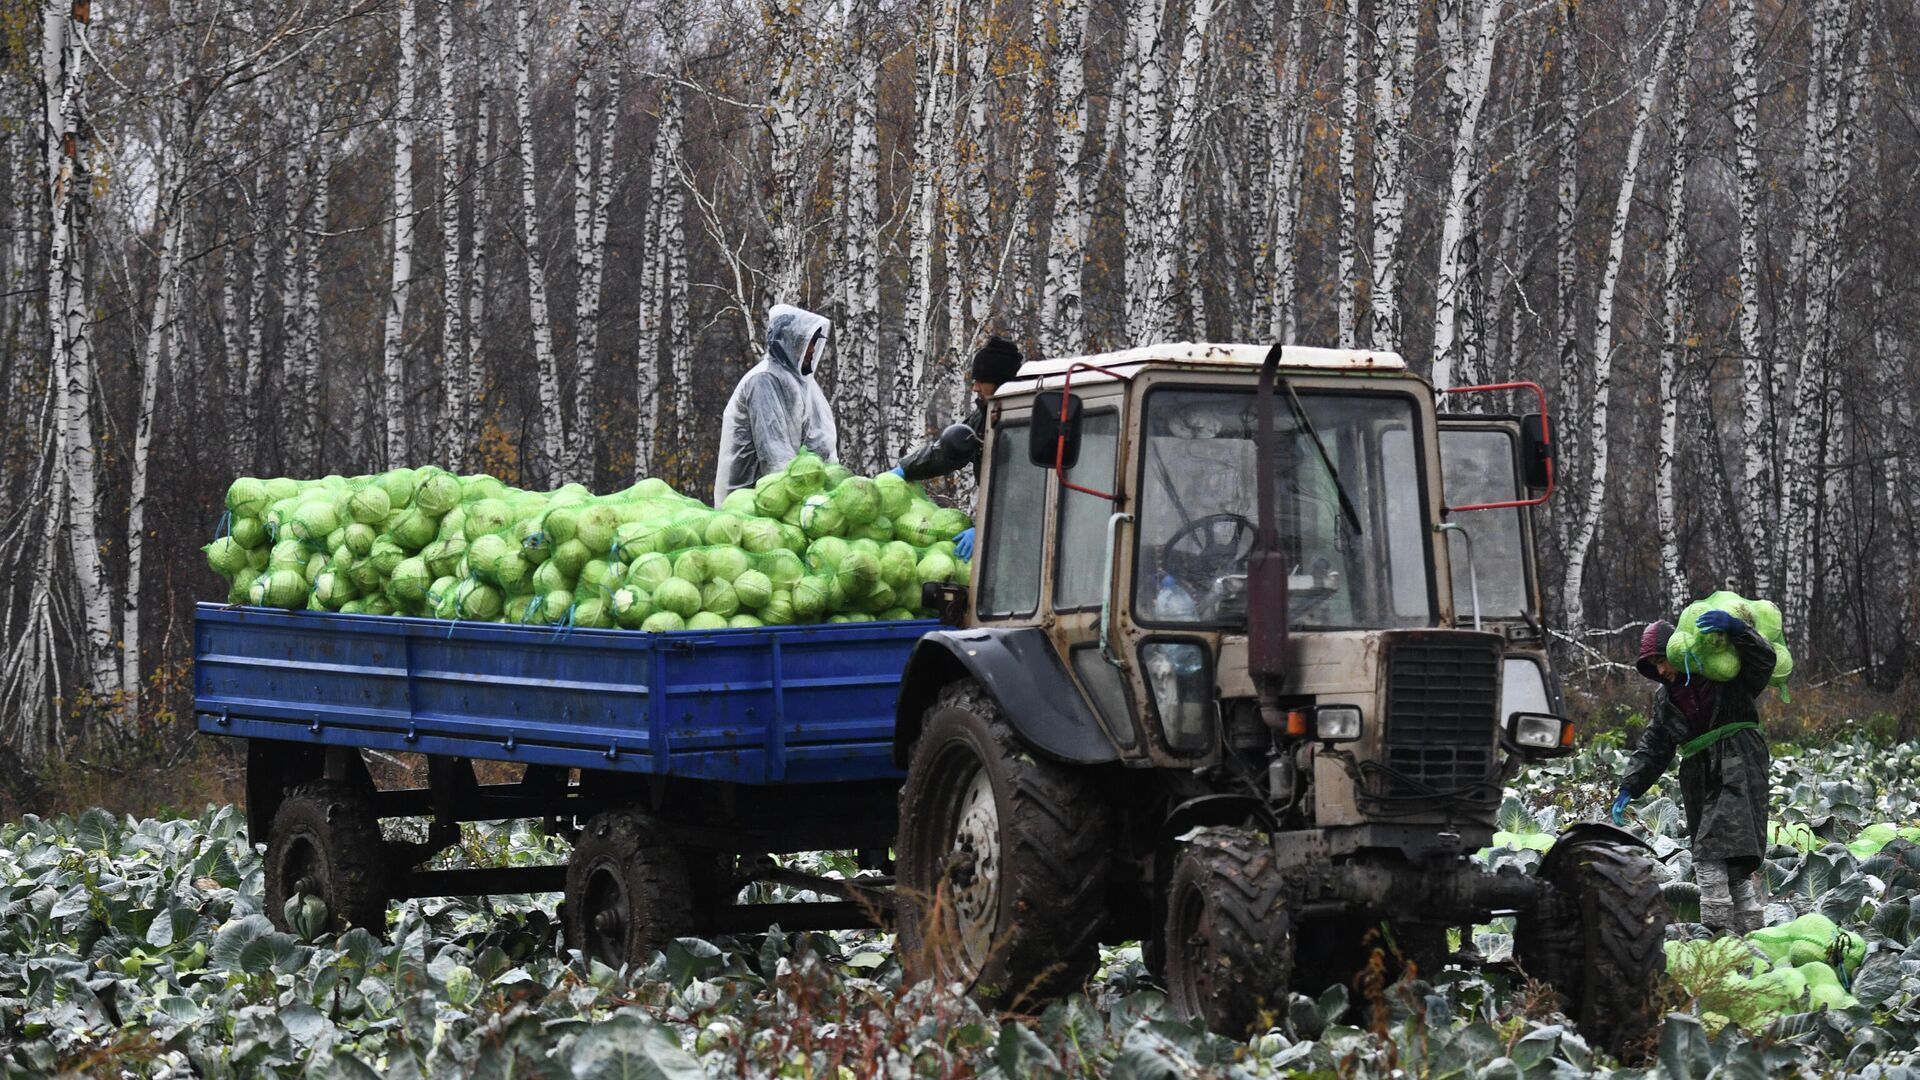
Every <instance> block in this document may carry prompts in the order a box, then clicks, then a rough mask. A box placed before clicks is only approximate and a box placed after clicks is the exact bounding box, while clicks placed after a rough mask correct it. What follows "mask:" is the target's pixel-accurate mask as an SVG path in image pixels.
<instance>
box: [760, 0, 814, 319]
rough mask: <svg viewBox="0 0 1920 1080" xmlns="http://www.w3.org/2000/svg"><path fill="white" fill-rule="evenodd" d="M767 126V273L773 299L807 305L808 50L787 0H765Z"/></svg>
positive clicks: (795, 9) (797, 11)
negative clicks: (804, 163)
mask: <svg viewBox="0 0 1920 1080" xmlns="http://www.w3.org/2000/svg"><path fill="white" fill-rule="evenodd" d="M763 17H764V20H765V22H766V26H767V31H768V34H767V41H768V48H769V49H770V50H771V54H770V55H769V56H768V58H767V73H768V75H769V76H770V78H771V82H770V83H769V85H768V87H767V124H768V134H769V136H770V138H769V142H770V143H771V146H772V153H771V155H770V160H769V163H768V168H769V170H770V173H771V180H772V183H771V187H772V189H773V194H774V204H773V220H772V222H771V228H769V229H768V230H767V236H768V242H769V245H770V246H771V250H770V251H769V252H768V259H767V267H768V269H767V276H768V278H769V281H770V285H769V288H770V289H771V290H772V294H773V301H774V302H775V303H781V304H798V305H801V306H805V303H806V300H807V298H806V296H805V294H804V293H803V292H802V284H803V281H804V279H805V277H806V252H805V245H806V223H805V219H806V216H807V214H806V201H807V193H808V191H809V190H810V188H811V186H812V185H811V183H810V181H811V180H812V179H813V176H812V174H810V173H809V172H808V171H807V170H806V169H805V168H803V167H802V162H801V154H802V144H803V142H804V140H805V138H806V134H807V127H808V123H809V121H810V120H811V119H812V117H811V115H810V113H811V110H810V109H809V108H808V106H809V105H810V103H811V98H812V94H811V91H810V89H809V87H808V80H809V79H811V78H812V77H813V72H812V71H810V70H809V69H808V65H807V64H806V63H805V60H806V57H807V54H808V52H809V51H810V50H809V47H808V45H807V44H806V42H805V28H804V27H803V25H802V24H801V21H800V9H799V5H798V4H795V3H791V2H790V0H766V2H765V9H764V14H763Z"/></svg>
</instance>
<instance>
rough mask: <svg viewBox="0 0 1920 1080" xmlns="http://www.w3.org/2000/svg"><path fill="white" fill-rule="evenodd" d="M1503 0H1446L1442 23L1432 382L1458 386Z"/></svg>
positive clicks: (1442, 5)
mask: <svg viewBox="0 0 1920 1080" xmlns="http://www.w3.org/2000/svg"><path fill="white" fill-rule="evenodd" d="M1504 6H1505V0H1442V2H1441V3H1440V5H1439V10H1438V14H1437V16H1436V18H1437V20H1438V24H1439V37H1440V54H1441V62H1442V63H1443V64H1444V65H1445V66H1446V78H1445V83H1446V88H1447V96H1448V98H1449V100H1450V101H1451V102H1452V105H1453V110H1454V114H1455V121H1454V127H1453V133H1452V134H1453V137H1452V140H1451V141H1452V149H1451V155H1450V156H1451V162H1452V163H1451V165H1450V166H1449V169H1448V173H1447V193H1446V200H1445V203H1444V205H1443V207H1442V210H1441V227H1440V262H1439V266H1438V268H1437V269H1436V270H1435V273H1434V322H1433V385H1434V388H1435V389H1437V390H1444V389H1447V388H1448V387H1451V386H1453V385H1454V367H1455V365H1456V364H1458V363H1459V361H1460V352H1459V348H1458V344H1459V340H1460V328H1459V323H1460V319H1461V313H1462V308H1463V307H1464V306H1465V302H1466V296H1465V290H1466V274H1467V270H1468V259H1467V250H1466V249H1467V245H1468V243H1469V240H1470V238H1469V236H1468V231H1467V221H1468V217H1469V216H1470V213H1471V211H1472V205H1471V204H1472V202H1473V198H1474V195H1475V194H1476V192H1477V190H1478V188H1479V183H1480V178H1479V173H1478V164H1479V157H1480V151H1481V149H1482V148H1481V145H1480V111H1481V108H1482V107H1483V106H1484V105H1485V104H1486V100H1487V84H1488V82H1489V81H1490V79H1491V78H1492V75H1493V50H1494V45H1495V44H1496V43H1497V41H1498V38H1499V26H1498V20H1499V18H1500V11H1501V9H1502V8H1504Z"/></svg>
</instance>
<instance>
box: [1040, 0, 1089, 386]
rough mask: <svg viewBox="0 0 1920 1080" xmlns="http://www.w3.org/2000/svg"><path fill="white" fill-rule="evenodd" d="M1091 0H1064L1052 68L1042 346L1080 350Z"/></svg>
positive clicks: (1056, 352) (1050, 350)
mask: <svg viewBox="0 0 1920 1080" xmlns="http://www.w3.org/2000/svg"><path fill="white" fill-rule="evenodd" d="M1089 8H1090V5H1089V3H1088V0H1058V7H1057V9H1056V12H1057V22H1056V24H1055V27H1054V37H1053V49H1052V64H1051V66H1052V68H1053V79H1054V109H1053V192H1054V205H1053V228H1052V229H1051V230H1050V231H1049V232H1048V236H1047V279H1046V285H1045V287H1044V289H1043V290H1042V296H1041V305H1040V311H1041V315H1040V328H1041V329H1040V351H1041V353H1042V354H1043V355H1046V356H1077V355H1079V354H1080V353H1083V352H1085V351H1086V347H1087V339H1086V322H1085V314H1084V312H1083V311H1082V301H1081V289H1082V285H1081V274H1082V260H1083V259H1084V258H1085V255H1084V252H1085V249H1086V238H1087V171H1086V170H1087V165H1086V162H1085V160H1084V154H1085V151H1086V144H1087V123H1088V103H1087V67H1086V63H1087V58H1086V52H1085V48H1086V45H1085V43H1086V40H1087V13H1088V10H1089Z"/></svg>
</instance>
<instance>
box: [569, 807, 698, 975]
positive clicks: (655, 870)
mask: <svg viewBox="0 0 1920 1080" xmlns="http://www.w3.org/2000/svg"><path fill="white" fill-rule="evenodd" d="M692 912H693V899H692V886H691V885H690V883H689V881H688V876H687V864H686V860H685V859H683V858H682V857H681V855H680V849H679V848H678V847H677V846H676V845H675V844H674V843H673V841H671V840H669V839H668V838H666V837H665V836H663V835H661V833H660V831H659V830H658V829H657V828H656V827H655V826H654V823H653V821H652V819H651V818H648V817H647V816H646V815H645V814H641V813H639V812H637V811H633V810H609V811H607V812H605V813H602V814H596V815H595V816H594V818H593V820H591V821H589V822H587V827H586V828H585V829H584V830H582V831H581V834H580V839H579V841H578V842H577V843H575V844H574V846H573V856H572V857H571V858H569V859H568V860H567V893H566V911H565V914H564V929H565V931H566V935H567V947H568V948H570V949H578V950H580V952H581V953H583V954H585V955H586V956H587V957H588V958H590V959H594V960H598V961H600V962H601V963H603V964H605V965H607V966H608V967H613V968H619V967H638V966H640V965H642V964H644V963H646V961H647V958H648V957H650V956H652V955H653V953H655V952H656V951H658V950H661V949H664V948H666V947H667V944H668V943H669V942H671V941H672V940H673V939H674V938H677V937H684V936H686V935H687V934H688V933H690V932H691V931H692V928H693V914H692Z"/></svg>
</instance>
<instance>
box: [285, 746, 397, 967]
mask: <svg viewBox="0 0 1920 1080" xmlns="http://www.w3.org/2000/svg"><path fill="white" fill-rule="evenodd" d="M302 825H305V826H306V827H307V828H308V829H310V830H311V831H312V832H313V833H314V834H316V836H317V838H319V839H320V841H321V842H322V846H323V847H324V848H325V851H326V858H327V862H328V866H329V868H330V869H331V870H332V874H331V878H330V880H329V882H328V890H327V891H328V893H329V895H327V896H323V897H322V898H321V899H323V900H325V901H326V903H327V921H328V924H329V925H330V926H331V927H333V929H335V930H341V929H345V928H346V927H348V926H359V927H364V928H365V929H367V930H369V931H371V932H372V933H373V934H374V935H375V936H376V937H379V936H384V935H385V934H386V930H387V902H388V899H389V896H388V887H389V874H390V870H389V868H388V866H387V847H386V841H385V839H383V838H382V836H381V835H380V821H379V819H378V818H376V817H375V816H374V814H373V808H372V806H371V805H370V804H369V803H368V801H367V798H366V794H365V793H364V792H363V791H361V790H360V789H359V788H356V787H354V786H352V785H350V784H343V783H340V782H338V781H334V780H309V781H307V782H305V783H302V784H298V785H296V786H295V787H294V788H293V789H292V790H290V791H288V792H287V796H286V798H285V799H283V800H281V803H280V806H279V807H278V809H276V810H275V811H274V814H273V825H272V827H271V829H270V831H269V834H268V840H267V858H266V868H265V869H266V874H265V878H266V881H265V895H264V897H263V900H262V903H263V905H264V906H265V908H266V914H267V919H268V920H269V921H271V922H272V923H273V925H274V927H275V928H276V929H279V930H282V931H290V930H291V929H292V928H291V927H289V926H288V925H287V919H286V903H287V900H288V899H289V894H288V892H287V890H286V888H285V885H284V883H283V882H282V880H281V878H282V875H281V874H280V873H279V865H278V863H279V859H280V857H281V856H282V854H283V849H282V847H281V845H282V844H284V843H285V842H286V839H287V834H288V833H289V832H291V831H293V830H295V829H298V828H300V827H301V826H302Z"/></svg>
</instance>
